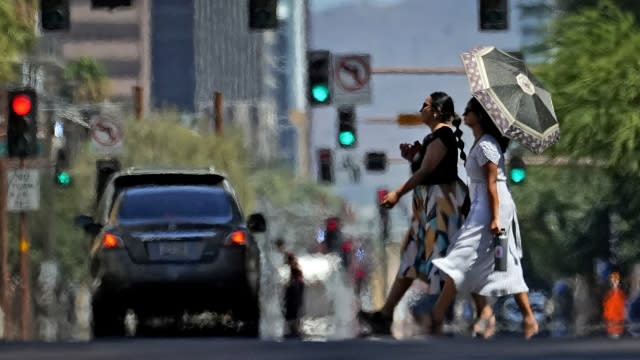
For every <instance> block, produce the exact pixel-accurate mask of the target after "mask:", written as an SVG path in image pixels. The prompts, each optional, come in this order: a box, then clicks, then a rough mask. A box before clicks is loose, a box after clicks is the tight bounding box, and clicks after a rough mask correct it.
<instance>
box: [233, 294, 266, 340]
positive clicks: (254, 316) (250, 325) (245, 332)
mask: <svg viewBox="0 0 640 360" xmlns="http://www.w3.org/2000/svg"><path fill="white" fill-rule="evenodd" d="M237 314H238V315H237V316H235V318H236V319H235V320H237V321H241V322H242V327H241V328H240V329H239V334H240V335H242V336H248V337H257V336H258V335H260V304H259V302H258V300H256V301H255V302H254V303H252V304H250V305H248V306H246V307H244V308H243V309H242V310H240V311H238V312H237Z"/></svg>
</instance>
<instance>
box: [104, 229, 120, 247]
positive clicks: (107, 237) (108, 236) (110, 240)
mask: <svg viewBox="0 0 640 360" xmlns="http://www.w3.org/2000/svg"><path fill="white" fill-rule="evenodd" d="M102 247H103V248H105V249H117V248H121V247H122V243H121V242H120V239H118V237H117V236H115V235H114V234H112V233H109V232H108V233H105V234H104V235H103V236H102Z"/></svg>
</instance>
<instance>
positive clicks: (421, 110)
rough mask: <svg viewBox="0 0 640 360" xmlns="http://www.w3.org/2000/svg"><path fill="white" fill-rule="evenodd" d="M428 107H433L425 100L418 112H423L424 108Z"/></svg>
mask: <svg viewBox="0 0 640 360" xmlns="http://www.w3.org/2000/svg"><path fill="white" fill-rule="evenodd" d="M427 107H429V108H431V105H430V104H427V103H426V102H423V103H422V107H421V108H420V111H418V112H423V111H424V109H425V108H427Z"/></svg>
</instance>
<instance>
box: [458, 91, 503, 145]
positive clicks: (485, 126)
mask: <svg viewBox="0 0 640 360" xmlns="http://www.w3.org/2000/svg"><path fill="white" fill-rule="evenodd" d="M468 106H469V108H468V110H470V111H471V112H473V113H475V114H476V115H478V118H479V119H480V126H482V130H484V132H485V133H487V134H489V135H491V136H493V138H494V139H496V140H497V141H498V143H499V144H500V150H502V152H503V153H504V152H505V151H507V148H508V147H509V138H508V137H506V136H504V135H502V133H501V132H500V130H498V127H497V126H496V124H495V123H494V122H493V120H491V117H490V116H489V114H487V111H486V110H485V109H484V107H483V106H482V105H481V104H480V102H479V101H478V99H476V98H474V97H472V98H471V100H469V105H468Z"/></svg>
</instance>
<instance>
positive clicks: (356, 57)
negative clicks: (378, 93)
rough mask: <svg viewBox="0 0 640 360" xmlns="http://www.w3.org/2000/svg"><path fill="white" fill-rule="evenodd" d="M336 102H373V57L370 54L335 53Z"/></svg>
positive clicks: (341, 103)
mask: <svg viewBox="0 0 640 360" xmlns="http://www.w3.org/2000/svg"><path fill="white" fill-rule="evenodd" d="M333 69H334V85H335V86H334V87H335V89H334V91H335V96H334V103H335V104H337V105H359V104H369V103H371V85H370V83H371V82H370V80H371V57H370V56H369V55H368V54H346V55H334V63H333Z"/></svg>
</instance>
